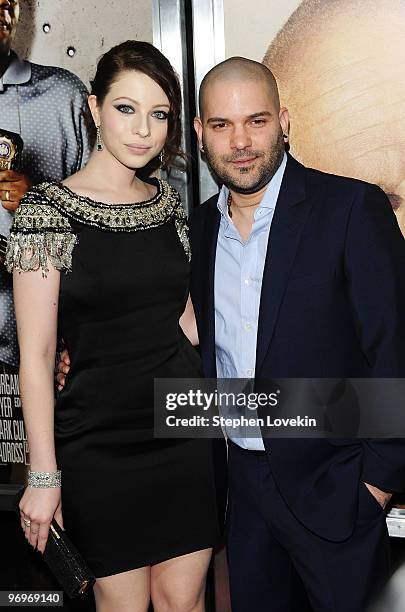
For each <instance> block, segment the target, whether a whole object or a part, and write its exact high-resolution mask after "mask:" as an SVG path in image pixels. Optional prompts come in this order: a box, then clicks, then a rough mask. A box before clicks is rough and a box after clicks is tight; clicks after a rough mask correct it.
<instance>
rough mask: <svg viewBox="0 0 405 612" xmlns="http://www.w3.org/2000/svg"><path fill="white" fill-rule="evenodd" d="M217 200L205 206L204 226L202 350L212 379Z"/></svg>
mask: <svg viewBox="0 0 405 612" xmlns="http://www.w3.org/2000/svg"><path fill="white" fill-rule="evenodd" d="M217 200H218V197H217V196H216V197H215V198H212V199H211V200H210V201H209V202H207V203H206V204H205V206H207V212H206V218H205V224H204V237H203V240H204V244H203V253H204V254H205V256H206V259H204V258H203V262H202V263H203V266H204V274H203V278H204V283H203V309H202V316H203V330H204V331H203V333H204V340H205V341H204V343H203V344H202V346H201V349H202V352H203V361H204V364H205V368H204V369H205V374H206V376H209V377H212V378H215V377H216V361H215V296H214V276H215V259H216V252H217V241H218V232H219V224H220V221H221V214H220V212H219V210H218V208H217Z"/></svg>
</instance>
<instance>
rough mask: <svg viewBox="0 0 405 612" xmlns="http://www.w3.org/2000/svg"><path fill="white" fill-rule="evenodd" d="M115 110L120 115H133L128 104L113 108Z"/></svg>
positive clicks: (132, 110)
mask: <svg viewBox="0 0 405 612" xmlns="http://www.w3.org/2000/svg"><path fill="white" fill-rule="evenodd" d="M115 108H116V109H117V110H118V111H120V113H125V114H129V113H133V112H134V109H133V107H132V106H130V105H129V104H117V106H115Z"/></svg>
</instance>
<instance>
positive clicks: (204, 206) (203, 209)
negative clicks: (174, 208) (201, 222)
mask: <svg viewBox="0 0 405 612" xmlns="http://www.w3.org/2000/svg"><path fill="white" fill-rule="evenodd" d="M218 197H219V193H216V194H215V195H213V196H211V197H210V198H208V200H205V201H204V202H202V203H201V204H199V205H198V206H196V207H195V208H194V209H193V217H195V218H202V217H204V216H205V215H206V214H207V212H209V211H210V210H215V209H217V202H218Z"/></svg>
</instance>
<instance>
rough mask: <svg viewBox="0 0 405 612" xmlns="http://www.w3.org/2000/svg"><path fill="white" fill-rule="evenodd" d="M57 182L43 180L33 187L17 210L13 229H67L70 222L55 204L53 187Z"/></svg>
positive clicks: (38, 230) (37, 230)
mask: <svg viewBox="0 0 405 612" xmlns="http://www.w3.org/2000/svg"><path fill="white" fill-rule="evenodd" d="M54 185H56V183H50V182H43V183H40V184H39V185H35V186H34V187H31V189H29V191H27V193H26V194H25V195H24V197H23V198H22V199H21V202H20V205H19V207H18V208H17V210H16V213H15V217H14V223H13V227H12V231H14V232H15V231H19V230H21V231H28V230H33V231H36V232H40V231H61V230H62V231H67V230H70V223H69V220H68V218H67V216H66V215H64V214H63V211H61V210H60V208H59V207H56V206H55V201H54V198H53V197H52V192H51V190H50V189H51V188H52V187H53V186H54Z"/></svg>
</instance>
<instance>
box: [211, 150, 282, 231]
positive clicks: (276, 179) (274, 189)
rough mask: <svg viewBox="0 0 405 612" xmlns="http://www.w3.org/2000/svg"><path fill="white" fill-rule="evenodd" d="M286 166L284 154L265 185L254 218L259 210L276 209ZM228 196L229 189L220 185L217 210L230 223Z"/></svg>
mask: <svg viewBox="0 0 405 612" xmlns="http://www.w3.org/2000/svg"><path fill="white" fill-rule="evenodd" d="M286 165H287V154H286V153H284V155H283V159H282V162H281V164H280V165H279V167H278V168H277V171H276V172H275V174H274V175H273V177H272V179H271V181H270V182H269V184H268V185H267V189H266V191H265V192H264V195H263V198H262V201H261V202H260V204H259V206H258V207H257V209H256V211H255V216H256V213H257V211H258V210H259V209H263V208H266V209H271V210H273V209H274V208H275V207H276V203H277V198H278V194H279V191H280V187H281V181H282V180H283V176H284V172H285V167H286ZM228 195H229V189H228V188H227V187H225V185H222V187H221V191H220V192H219V196H218V201H217V208H218V210H219V212H220V213H221V215H222V217H224V218H225V219H226V220H227V221H230V218H229V214H228Z"/></svg>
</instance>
